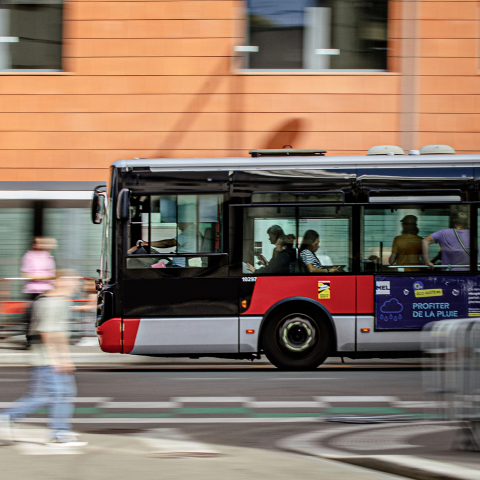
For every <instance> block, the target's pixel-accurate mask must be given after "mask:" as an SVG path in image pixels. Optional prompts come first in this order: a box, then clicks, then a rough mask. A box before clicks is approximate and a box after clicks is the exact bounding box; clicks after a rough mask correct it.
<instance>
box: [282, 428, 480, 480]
mask: <svg viewBox="0 0 480 480" xmlns="http://www.w3.org/2000/svg"><path fill="white" fill-rule="evenodd" d="M439 423H442V424H445V423H447V422H421V424H422V425H427V424H428V425H437V424H439ZM453 423H455V422H453ZM381 428H391V425H389V424H386V425H380V426H379V425H375V426H372V427H371V428H368V427H367V428H366V429H367V430H368V429H371V430H373V429H381ZM350 432H352V433H353V432H358V427H351V426H350V427H343V428H342V427H337V428H334V429H328V430H320V431H316V432H310V433H307V434H302V435H295V436H293V437H288V438H285V439H283V440H280V441H278V442H277V443H276V446H277V447H278V448H279V449H281V450H285V451H288V452H292V453H297V454H301V455H309V456H314V457H319V458H323V459H325V460H333V461H336V462H342V463H347V464H350V465H355V466H357V467H364V468H368V469H371V470H378V471H380V472H384V473H390V474H395V475H401V476H403V477H408V478H413V479H416V480H480V470H477V469H473V468H467V467H462V466H460V465H457V464H452V463H447V462H440V461H436V460H429V459H425V458H422V457H417V456H413V455H352V454H347V453H342V452H341V451H337V450H334V449H332V448H330V447H322V446H318V445H319V442H320V441H321V440H324V439H327V438H329V437H332V436H335V435H339V434H345V433H350Z"/></svg>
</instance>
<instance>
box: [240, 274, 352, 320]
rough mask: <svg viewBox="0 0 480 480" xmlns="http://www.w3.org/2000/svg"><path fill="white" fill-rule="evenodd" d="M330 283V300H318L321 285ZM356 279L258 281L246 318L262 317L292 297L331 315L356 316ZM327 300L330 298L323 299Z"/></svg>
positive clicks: (329, 277) (305, 278)
mask: <svg viewBox="0 0 480 480" xmlns="http://www.w3.org/2000/svg"><path fill="white" fill-rule="evenodd" d="M322 280H324V281H325V282H330V289H329V290H330V293H329V295H330V298H319V296H320V294H319V282H322ZM355 286H356V282H355V276H353V275H351V276H348V277H347V276H333V275H325V276H321V275H318V276H317V275H315V276H313V275H312V276H308V277H257V281H256V282H255V287H254V289H253V294H252V300H251V301H250V307H249V308H248V310H247V311H246V312H244V315H263V314H264V313H265V312H267V310H268V309H269V308H270V307H271V306H272V305H275V303H277V302H279V301H281V300H283V299H286V298H291V297H306V298H311V299H312V300H316V301H317V302H319V303H321V304H322V305H324V306H325V308H326V309H327V310H328V311H329V312H330V313H333V314H335V313H346V314H349V313H355V304H356V295H355ZM323 296H324V297H326V296H327V295H323Z"/></svg>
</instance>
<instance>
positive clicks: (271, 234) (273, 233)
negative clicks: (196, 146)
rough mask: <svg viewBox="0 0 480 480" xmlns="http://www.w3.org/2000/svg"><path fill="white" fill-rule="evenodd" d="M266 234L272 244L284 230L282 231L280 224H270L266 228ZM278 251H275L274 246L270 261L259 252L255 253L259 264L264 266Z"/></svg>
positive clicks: (283, 233)
mask: <svg viewBox="0 0 480 480" xmlns="http://www.w3.org/2000/svg"><path fill="white" fill-rule="evenodd" d="M267 235H268V239H269V240H270V243H271V244H272V245H275V244H276V243H277V240H278V237H280V235H285V232H284V231H283V228H282V227H281V226H280V225H272V226H271V227H269V229H268V230H267ZM278 253H279V252H277V251H276V248H274V249H273V252H272V258H271V260H270V261H268V260H267V259H266V258H265V257H264V256H263V255H261V254H257V257H258V260H259V261H260V264H261V265H263V266H264V267H266V266H267V265H268V264H269V263H270V262H271V261H272V260H273V259H274V258H275V257H276V256H277V254H278Z"/></svg>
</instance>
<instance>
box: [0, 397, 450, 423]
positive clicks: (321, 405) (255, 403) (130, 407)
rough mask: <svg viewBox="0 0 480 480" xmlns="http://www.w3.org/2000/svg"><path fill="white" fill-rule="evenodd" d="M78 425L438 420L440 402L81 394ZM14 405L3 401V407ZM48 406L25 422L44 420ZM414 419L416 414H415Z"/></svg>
mask: <svg viewBox="0 0 480 480" xmlns="http://www.w3.org/2000/svg"><path fill="white" fill-rule="evenodd" d="M75 402H76V403H77V405H76V408H75V410H74V419H73V423H77V424H95V423H97V424H106V425H109V424H152V425H162V424H176V423H177V424H189V423H192V424H195V423H199V424H201V423H295V422H297V423H298V422H302V423H304V422H319V421H323V420H324V419H325V418H327V419H330V418H331V417H332V416H336V415H337V416H338V415H342V416H349V415H350V416H351V415H356V416H362V415H363V416H365V415H367V416H373V415H381V414H383V415H391V414H396V415H407V416H408V415H412V416H414V417H415V418H420V417H422V418H435V417H436V416H437V415H438V412H439V409H440V408H442V405H441V403H439V402H438V403H437V402H434V401H420V400H419V401H402V400H400V399H399V398H398V397H394V396H368V395H365V396H318V397H307V398H306V399H305V400H276V399H275V400H258V399H256V398H254V397H240V396H239V397H229V396H225V397H220V396H216V397H213V396H212V397H172V398H170V399H167V400H165V401H152V402H132V401H129V402H122V401H115V399H114V398H112V397H78V398H76V399H75ZM8 406H11V404H10V403H7V402H3V403H0V408H5V407H8ZM45 414H46V410H45V409H42V410H39V411H38V412H37V415H39V416H41V417H42V418H38V417H37V418H35V417H33V418H32V417H29V418H27V419H25V420H23V421H24V422H26V423H45V422H46V421H47V419H46V418H43V417H45ZM412 418H413V417H412Z"/></svg>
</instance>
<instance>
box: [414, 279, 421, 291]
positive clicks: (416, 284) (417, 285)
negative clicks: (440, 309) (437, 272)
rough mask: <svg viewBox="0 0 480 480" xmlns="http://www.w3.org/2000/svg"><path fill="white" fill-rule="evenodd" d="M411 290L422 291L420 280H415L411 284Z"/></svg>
mask: <svg viewBox="0 0 480 480" xmlns="http://www.w3.org/2000/svg"><path fill="white" fill-rule="evenodd" d="M413 289H414V290H423V283H422V282H420V280H417V281H416V282H415V283H414V284H413Z"/></svg>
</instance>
